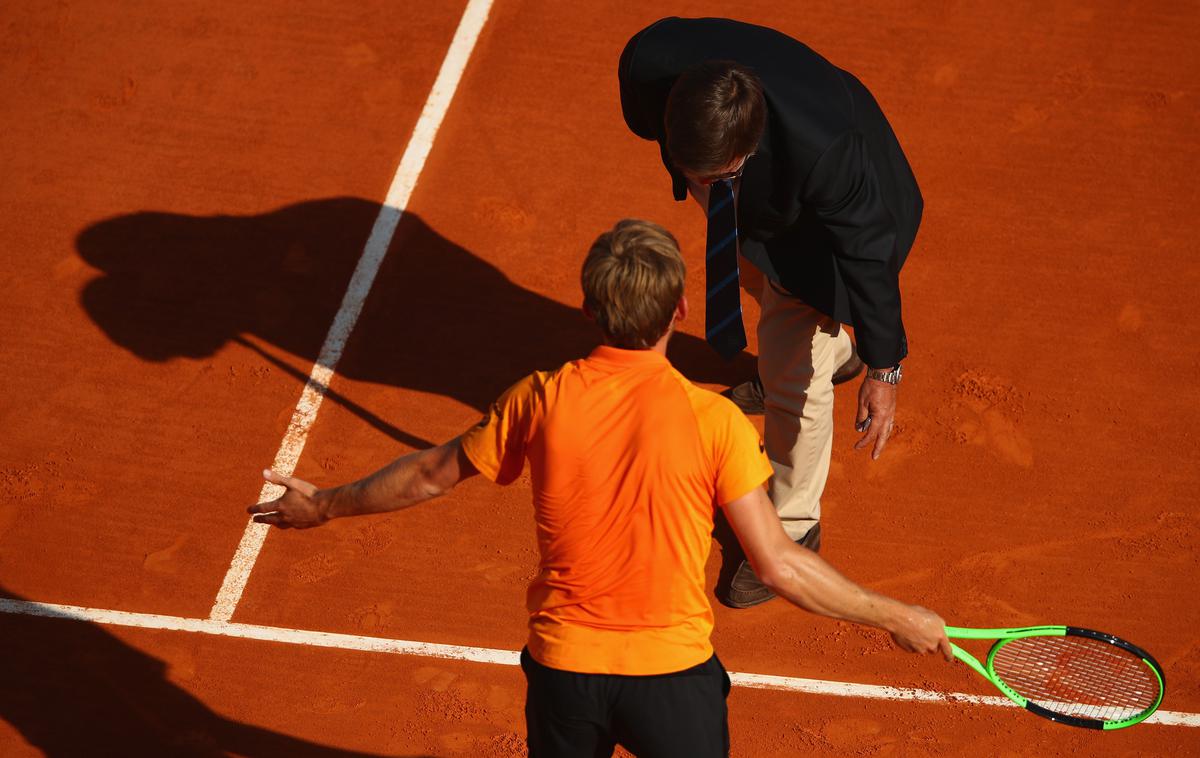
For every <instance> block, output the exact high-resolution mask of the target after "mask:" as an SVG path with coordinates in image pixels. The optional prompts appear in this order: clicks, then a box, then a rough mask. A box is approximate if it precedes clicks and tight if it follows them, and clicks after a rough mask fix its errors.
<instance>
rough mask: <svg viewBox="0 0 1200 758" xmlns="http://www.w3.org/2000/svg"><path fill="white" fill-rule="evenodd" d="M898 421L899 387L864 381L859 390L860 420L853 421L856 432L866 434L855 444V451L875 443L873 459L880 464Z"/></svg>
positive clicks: (867, 379)
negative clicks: (880, 458) (897, 402)
mask: <svg viewBox="0 0 1200 758" xmlns="http://www.w3.org/2000/svg"><path fill="white" fill-rule="evenodd" d="M895 420H896V385H894V384H888V383H887V382H881V381H879V380H878V379H872V378H870V377H863V383H862V386H861V387H859V388H858V416H857V417H856V418H855V421H854V431H856V432H866V433H865V434H863V436H862V439H860V440H859V441H858V442H856V443H854V449H855V450H862V449H863V448H864V447H866V446H868V445H870V444H872V443H874V445H875V447H874V449H873V450H872V451H871V459H872V460H878V459H879V456H880V455H882V454H883V448H884V446H885V445H887V441H888V437H890V436H891V435H892V425H893V424H894V423H895Z"/></svg>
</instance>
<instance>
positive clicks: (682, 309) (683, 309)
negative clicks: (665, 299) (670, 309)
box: [675, 295, 688, 324]
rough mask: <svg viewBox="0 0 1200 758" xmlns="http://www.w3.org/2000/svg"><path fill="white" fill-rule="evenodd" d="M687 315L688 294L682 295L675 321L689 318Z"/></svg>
mask: <svg viewBox="0 0 1200 758" xmlns="http://www.w3.org/2000/svg"><path fill="white" fill-rule="evenodd" d="M687 315H688V301H687V295H680V296H679V303H678V304H677V305H676V306H675V323H677V324H679V323H682V322H683V321H684V320H685V319H687Z"/></svg>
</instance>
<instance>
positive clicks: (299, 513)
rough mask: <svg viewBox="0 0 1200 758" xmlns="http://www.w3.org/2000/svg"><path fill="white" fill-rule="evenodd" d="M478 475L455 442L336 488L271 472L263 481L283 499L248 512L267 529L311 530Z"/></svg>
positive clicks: (410, 501) (406, 503) (394, 507)
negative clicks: (280, 491) (277, 487)
mask: <svg viewBox="0 0 1200 758" xmlns="http://www.w3.org/2000/svg"><path fill="white" fill-rule="evenodd" d="M477 473H478V471H476V469H475V466H474V465H472V464H471V461H470V460H469V459H468V458H467V455H466V453H464V452H463V449H462V444H461V442H460V438H458V437H455V438H454V439H452V440H450V441H449V442H447V443H445V444H444V445H438V446H437V447H434V448H430V449H428V450H421V451H418V452H415V453H410V454H409V455H405V456H402V457H400V458H397V459H396V460H394V461H392V462H391V463H389V464H388V465H387V466H384V467H383V468H381V469H380V470H378V471H376V472H375V473H374V474H371V475H370V476H368V477H366V478H365V479H360V480H358V481H357V482H351V483H350V484H344V485H342V486H341V487H334V488H331V489H318V488H317V487H316V486H314V485H312V484H309V483H308V482H306V481H304V480H302V479H296V478H295V477H290V476H281V475H280V474H277V473H275V472H274V471H271V470H270V469H267V470H266V471H264V472H263V478H265V479H266V480H267V481H268V482H272V483H274V484H279V485H282V486H283V487H284V488H286V491H285V492H284V493H283V495H282V496H281V497H280V498H279V499H278V500H272V501H271V502H269V503H258V504H257V505H252V506H250V507H249V508H248V509H247V511H248V512H249V513H251V514H253V515H254V520H255V521H257V522H259V523H262V524H271V525H272V526H278V527H280V528H283V529H291V528H295V529H307V528H309V527H313V526H320V525H321V524H324V523H325V522H326V521H328V520H330V519H332V518H340V517H343V516H362V515H366V514H369V513H387V512H389V511H398V510H400V509H401V508H408V507H410V506H413V505H416V504H417V503H422V502H424V501H426V500H429V499H431V498H435V497H437V496H439V495H442V494H445V493H447V492H449V491H450V490H452V489H454V487H455V485H457V484H458V483H459V482H461V481H462V480H464V479H467V478H469V477H472V476H474V475H475V474H477Z"/></svg>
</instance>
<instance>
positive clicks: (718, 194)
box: [704, 180, 746, 360]
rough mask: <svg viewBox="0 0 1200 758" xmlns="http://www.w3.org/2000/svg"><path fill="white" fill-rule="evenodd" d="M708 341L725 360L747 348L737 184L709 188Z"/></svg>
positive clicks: (706, 279) (705, 336)
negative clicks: (739, 264) (743, 314)
mask: <svg viewBox="0 0 1200 758" xmlns="http://www.w3.org/2000/svg"><path fill="white" fill-rule="evenodd" d="M705 251H706V257H705V263H704V271H705V276H704V285H705V288H706V289H707V291H708V294H707V296H706V297H705V299H704V339H706V340H708V344H710V345H712V346H713V349H715V350H716V351H717V352H718V353H720V355H721V357H722V358H725V359H726V360H728V359H730V358H733V357H734V356H735V355H737V354H738V353H739V352H741V350H742V348H744V347H746V327H745V326H744V325H743V324H742V292H741V287H740V286H739V285H738V261H737V210H736V208H735V207H734V204H733V181H732V180H724V181H719V182H713V183H712V184H711V185H710V186H709V188H708V244H707V245H706V246H705Z"/></svg>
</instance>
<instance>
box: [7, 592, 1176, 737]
mask: <svg viewBox="0 0 1200 758" xmlns="http://www.w3.org/2000/svg"><path fill="white" fill-rule="evenodd" d="M0 613H12V614H19V615H25V616H46V617H49V618H59V619H72V620H75V621H90V622H93V623H96V624H111V625H113V626H132V627H138V628H141V629H166V630H171V631H177V632H195V633H199V634H213V635H217V636H221V637H240V638H242V639H250V640H262V641H266V642H284V643H287V644H290V645H309V646H312V647H328V648H337V649H339V650H360V651H363V652H368V653H399V654H402V655H419V656H424V657H427V658H453V659H455V660H460V661H475V662H478V663H497V664H501V665H504V666H516V665H517V664H518V662H519V653H517V652H516V651H515V650H496V649H493V648H486V647H466V646H463V645H439V644H436V643H432V642H410V641H408V640H390V639H385V638H383V637H364V636H361V635H357V634H337V633H333V632H312V631H304V630H301V629H284V628H281V627H275V626H259V625H257V624H235V623H230V622H226V621H213V620H212V619H189V618H180V617H178V616H158V615H155V614H150V613H130V612H128V611H107V610H100V609H97V608H81V607H79V606H75V605H52V604H50V603H34V602H31V601H28V600H8V599H5V598H0ZM729 678H730V679H731V680H732V681H733V683H734V684H735V685H737V686H739V687H751V688H755V689H768V690H786V691H789V692H803V693H806V694H810V695H833V696H837V697H858V698H866V699H871V700H912V701H925V702H939V703H945V702H954V703H968V704H971V705H992V706H1007V707H1013V708H1015V707H1016V706H1015V705H1014V704H1013V702H1012V701H1010V700H1009V699H1008V698H1004V697H999V696H988V695H969V694H967V693H963V692H949V693H947V692H934V691H932V690H918V689H909V688H904V687H884V686H881V685H877V684H854V683H850V682H829V681H824V680H821V679H803V678H800V677H794V676H770V675H767V674H742V673H737V672H730V673H729ZM1143 723H1146V724H1164V725H1167V726H1190V727H1200V713H1186V712H1181V711H1158V712H1157V713H1155V714H1154V715H1153V716H1151V717H1150V718H1148V719H1146V721H1144V722H1143Z"/></svg>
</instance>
